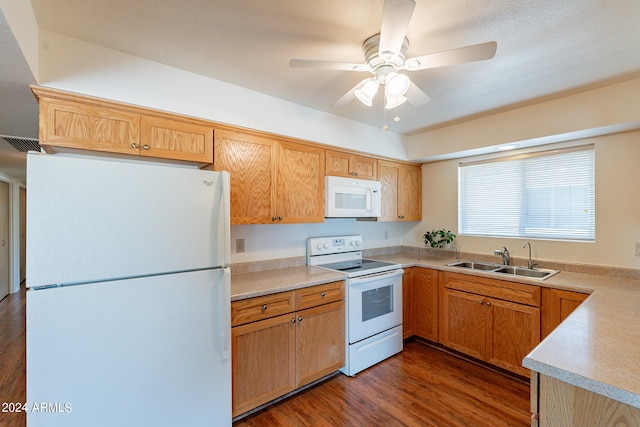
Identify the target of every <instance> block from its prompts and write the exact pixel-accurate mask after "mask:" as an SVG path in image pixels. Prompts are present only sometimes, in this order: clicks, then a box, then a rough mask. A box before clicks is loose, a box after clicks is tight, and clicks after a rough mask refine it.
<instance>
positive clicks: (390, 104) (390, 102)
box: [384, 95, 407, 121]
mask: <svg viewBox="0 0 640 427" xmlns="http://www.w3.org/2000/svg"><path fill="white" fill-rule="evenodd" d="M405 102H407V98H406V97H405V96H402V95H400V96H398V97H397V98H389V97H387V102H386V104H385V106H384V108H385V109H387V110H390V109H391V108H396V107H398V106H400V105H402V104H404V103H405ZM396 121H397V120H396Z"/></svg>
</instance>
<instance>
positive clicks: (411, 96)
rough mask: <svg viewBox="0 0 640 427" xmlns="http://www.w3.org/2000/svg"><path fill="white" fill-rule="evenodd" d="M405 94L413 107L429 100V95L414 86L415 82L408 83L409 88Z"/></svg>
mask: <svg viewBox="0 0 640 427" xmlns="http://www.w3.org/2000/svg"><path fill="white" fill-rule="evenodd" d="M406 96H407V101H408V102H409V104H411V105H413V106H414V107H420V106H422V105H424V104H426V103H427V102H429V101H431V98H430V97H429V95H427V94H426V93H424V92H423V91H422V89H420V88H419V87H418V86H416V84H415V83H413V82H411V84H410V85H409V90H408V91H407V93H406Z"/></svg>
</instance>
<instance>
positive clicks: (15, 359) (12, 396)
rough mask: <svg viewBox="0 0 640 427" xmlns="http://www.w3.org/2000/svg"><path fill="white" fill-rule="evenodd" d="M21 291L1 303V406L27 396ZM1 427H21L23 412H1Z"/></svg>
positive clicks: (23, 309)
mask: <svg viewBox="0 0 640 427" xmlns="http://www.w3.org/2000/svg"><path fill="white" fill-rule="evenodd" d="M26 300H27V299H26V297H25V290H24V288H23V289H22V290H21V291H20V292H18V293H15V294H10V295H8V296H6V297H5V298H4V299H3V300H2V301H0V405H1V404H2V403H5V402H7V403H8V402H16V403H18V402H22V403H24V402H25V401H26V399H27V394H26V374H25V372H26V359H25V351H26V344H25V337H26V335H25V325H26V324H25V319H26V317H25V304H26ZM1 410H2V407H0V427H14V426H16V427H17V426H24V425H25V424H26V420H27V419H26V415H25V414H24V413H6V412H1Z"/></svg>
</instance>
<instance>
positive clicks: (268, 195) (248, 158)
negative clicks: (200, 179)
mask: <svg viewBox="0 0 640 427" xmlns="http://www.w3.org/2000/svg"><path fill="white" fill-rule="evenodd" d="M214 137H215V143H214V156H213V169H214V170H216V171H223V170H224V171H228V172H229V175H230V181H231V224H271V223H272V222H273V221H274V218H275V216H276V185H275V181H276V177H275V167H274V165H275V163H276V160H275V158H276V147H277V142H276V141H275V140H273V139H269V138H264V137H260V136H255V135H249V134H244V133H240V132H230V131H222V130H216V132H215V135H214Z"/></svg>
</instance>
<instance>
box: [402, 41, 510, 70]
mask: <svg viewBox="0 0 640 427" xmlns="http://www.w3.org/2000/svg"><path fill="white" fill-rule="evenodd" d="M497 47H498V44H497V43H496V42H486V43H480V44H474V45H471V46H465V47H459V48H457V49H450V50H444V51H442V52H436V53H430V54H427V55H423V56H417V57H415V58H409V59H407V60H406V61H405V62H404V66H403V67H402V68H404V69H405V70H410V71H413V70H426V69H428V68H437V67H445V66H447V65H455V64H462V63H464V62H474V61H482V60H485V59H491V58H493V57H494V56H495V54H496V49H497Z"/></svg>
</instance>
